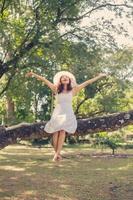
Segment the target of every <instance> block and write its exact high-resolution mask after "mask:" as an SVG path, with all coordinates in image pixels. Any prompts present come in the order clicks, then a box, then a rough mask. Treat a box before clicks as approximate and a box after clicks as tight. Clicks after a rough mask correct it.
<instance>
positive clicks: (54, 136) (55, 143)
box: [52, 131, 59, 153]
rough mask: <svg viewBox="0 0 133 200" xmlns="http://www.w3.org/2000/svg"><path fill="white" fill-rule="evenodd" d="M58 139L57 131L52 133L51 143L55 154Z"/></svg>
mask: <svg viewBox="0 0 133 200" xmlns="http://www.w3.org/2000/svg"><path fill="white" fill-rule="evenodd" d="M58 137H59V131H57V132H55V133H53V137H52V143H53V147H54V151H55V153H56V150H57V144H58Z"/></svg>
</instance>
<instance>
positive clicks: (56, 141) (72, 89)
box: [26, 71, 106, 161]
mask: <svg viewBox="0 0 133 200" xmlns="http://www.w3.org/2000/svg"><path fill="white" fill-rule="evenodd" d="M26 76H34V77H36V78H37V79H38V80H41V81H43V82H45V84H46V85H47V86H48V87H49V88H50V89H51V90H52V91H53V92H54V94H55V99H56V106H55V108H54V110H53V113H52V116H51V119H50V120H49V121H48V122H47V123H46V125H45V128H44V130H45V131H46V132H47V133H51V134H53V146H54V150H55V154H54V158H53V161H59V160H61V159H62V156H61V155H60V152H61V149H62V146H63V143H64V141H65V136H66V132H67V133H68V134H74V133H75V131H76V129H77V120H76V116H75V114H74V111H73V108H72V98H73V96H74V95H76V94H77V93H78V92H79V91H80V90H81V89H83V88H84V87H86V86H87V85H88V84H91V83H93V82H95V81H97V80H98V79H100V78H102V77H105V76H106V74H104V73H100V74H99V75H98V76H96V77H95V78H92V79H89V80H87V81H85V82H83V83H81V84H77V83H76V79H75V76H74V75H73V74H72V73H70V72H68V71H60V72H58V73H56V74H55V76H54V78H53V83H52V82H50V81H49V80H47V79H46V78H45V77H42V76H39V75H37V74H35V73H34V72H29V73H27V74H26Z"/></svg>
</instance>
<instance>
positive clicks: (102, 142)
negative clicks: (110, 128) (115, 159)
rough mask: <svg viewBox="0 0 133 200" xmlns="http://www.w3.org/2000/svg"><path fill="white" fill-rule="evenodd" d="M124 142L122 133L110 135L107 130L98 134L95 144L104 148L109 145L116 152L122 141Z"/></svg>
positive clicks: (113, 152)
mask: <svg viewBox="0 0 133 200" xmlns="http://www.w3.org/2000/svg"><path fill="white" fill-rule="evenodd" d="M121 142H123V138H122V136H121V135H119V134H115V135H109V134H108V133H106V132H101V133H99V134H97V135H96V139H95V141H94V145H95V146H97V145H99V146H101V147H102V148H103V147H104V146H107V147H109V148H110V149H112V154H113V155H114V154H115V150H116V149H117V148H118V147H120V143H121Z"/></svg>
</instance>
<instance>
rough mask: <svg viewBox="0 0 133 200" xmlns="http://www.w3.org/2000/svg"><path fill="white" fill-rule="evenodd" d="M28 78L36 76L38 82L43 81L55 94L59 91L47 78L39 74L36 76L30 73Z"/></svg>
mask: <svg viewBox="0 0 133 200" xmlns="http://www.w3.org/2000/svg"><path fill="white" fill-rule="evenodd" d="M25 76H26V77H28V76H34V77H35V78H37V79H38V80H41V81H43V82H44V83H45V84H46V85H47V86H48V87H49V88H50V89H51V90H52V91H53V92H55V93H56V91H57V86H56V85H54V84H53V83H51V82H50V81H49V80H47V79H46V78H45V77H42V76H40V75H38V74H35V73H34V72H28V73H27V74H26V75H25Z"/></svg>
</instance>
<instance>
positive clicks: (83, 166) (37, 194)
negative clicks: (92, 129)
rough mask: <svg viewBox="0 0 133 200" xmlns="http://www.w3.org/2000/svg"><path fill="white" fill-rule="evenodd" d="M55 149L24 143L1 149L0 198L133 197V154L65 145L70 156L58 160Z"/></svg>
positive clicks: (70, 199) (122, 199) (76, 199)
mask: <svg viewBox="0 0 133 200" xmlns="http://www.w3.org/2000/svg"><path fill="white" fill-rule="evenodd" d="M53 152H54V151H53V148H51V147H47V148H42V149H39V148H33V147H29V146H28V147H26V146H23V145H12V146H9V147H6V148H5V149H3V150H1V151H0V200H132V199H133V156H129V157H118V158H116V157H108V156H96V155H95V156H94V154H93V153H94V152H95V153H96V152H97V153H98V152H99V150H94V149H90V148H88V147H87V146H85V145H80V146H73V147H66V146H64V148H63V150H62V154H63V155H64V156H66V158H64V160H62V161H61V162H58V163H54V162H52V158H53ZM119 153H120V152H119ZM121 153H129V154H133V150H130V151H127V150H126V152H124V151H123V152H121Z"/></svg>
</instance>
